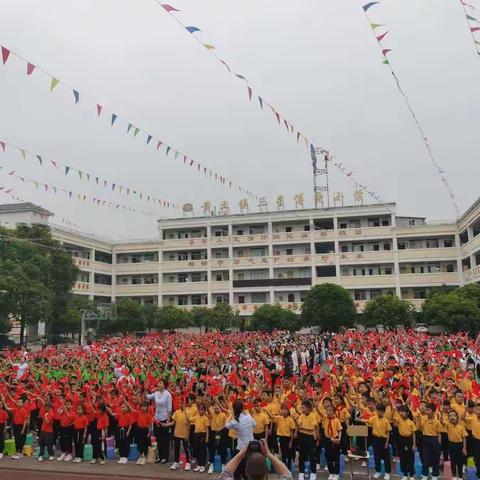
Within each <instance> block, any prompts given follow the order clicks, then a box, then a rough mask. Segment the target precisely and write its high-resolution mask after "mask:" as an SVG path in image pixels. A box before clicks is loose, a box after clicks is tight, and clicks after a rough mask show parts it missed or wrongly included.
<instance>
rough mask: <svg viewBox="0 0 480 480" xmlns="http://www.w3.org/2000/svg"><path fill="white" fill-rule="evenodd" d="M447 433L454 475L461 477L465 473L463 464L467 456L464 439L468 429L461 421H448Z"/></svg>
mask: <svg viewBox="0 0 480 480" xmlns="http://www.w3.org/2000/svg"><path fill="white" fill-rule="evenodd" d="M446 433H447V435H448V451H449V453H450V463H451V467H452V476H453V477H461V476H462V475H463V465H464V463H465V457H464V455H463V440H464V439H465V438H467V435H468V434H467V431H466V430H465V427H464V426H463V425H462V424H460V423H458V424H457V425H453V424H452V423H450V422H448V423H447V425H446Z"/></svg>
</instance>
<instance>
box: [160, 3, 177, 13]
mask: <svg viewBox="0 0 480 480" xmlns="http://www.w3.org/2000/svg"><path fill="white" fill-rule="evenodd" d="M162 7H163V8H164V9H165V10H166V11H167V12H169V13H170V12H179V11H180V10H177V9H176V8H174V7H172V6H171V5H168V4H167V3H162Z"/></svg>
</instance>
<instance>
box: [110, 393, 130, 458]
mask: <svg viewBox="0 0 480 480" xmlns="http://www.w3.org/2000/svg"><path fill="white" fill-rule="evenodd" d="M110 413H111V414H112V415H113V416H114V417H115V418H116V419H117V421H118V426H117V432H116V433H117V435H116V438H118V453H119V454H120V460H119V461H118V463H127V462H128V454H129V453H130V441H131V440H132V437H131V433H132V427H133V422H134V418H133V414H132V412H131V410H130V407H129V406H128V403H126V402H125V403H123V404H122V407H121V409H120V412H119V413H116V412H113V411H111V410H110Z"/></svg>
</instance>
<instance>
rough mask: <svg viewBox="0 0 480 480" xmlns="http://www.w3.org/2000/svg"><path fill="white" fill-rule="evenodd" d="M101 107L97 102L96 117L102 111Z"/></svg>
mask: <svg viewBox="0 0 480 480" xmlns="http://www.w3.org/2000/svg"><path fill="white" fill-rule="evenodd" d="M102 108H103V107H102V106H101V105H99V104H98V103H97V117H99V116H100V114H101V113H102Z"/></svg>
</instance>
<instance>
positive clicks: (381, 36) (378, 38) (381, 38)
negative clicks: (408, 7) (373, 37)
mask: <svg viewBox="0 0 480 480" xmlns="http://www.w3.org/2000/svg"><path fill="white" fill-rule="evenodd" d="M387 35H388V32H385V33H382V34H381V35H379V36H378V37H377V42H381V41H382V40H383V39H384V38H385V37H386V36H387Z"/></svg>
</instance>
